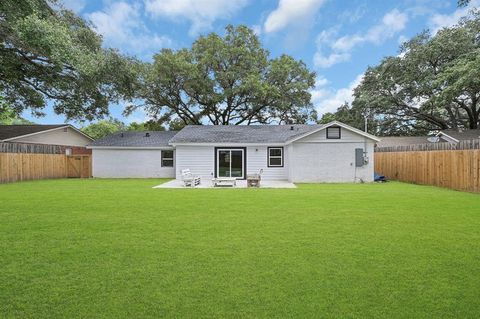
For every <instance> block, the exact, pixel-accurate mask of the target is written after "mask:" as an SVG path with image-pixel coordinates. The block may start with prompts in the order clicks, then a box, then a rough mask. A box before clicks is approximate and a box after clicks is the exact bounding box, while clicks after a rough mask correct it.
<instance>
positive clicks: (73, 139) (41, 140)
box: [10, 127, 92, 146]
mask: <svg viewBox="0 0 480 319" xmlns="http://www.w3.org/2000/svg"><path fill="white" fill-rule="evenodd" d="M10 141H11V142H18V143H36V144H54V145H67V146H86V145H88V144H90V143H91V142H92V141H91V140H90V139H88V138H87V137H85V136H84V135H82V134H80V133H78V132H77V131H75V130H73V129H72V128H70V127H68V128H67V131H66V132H65V131H64V128H59V129H55V130H52V131H48V132H42V133H38V134H34V135H30V136H26V137H20V138H16V139H11V140H10Z"/></svg>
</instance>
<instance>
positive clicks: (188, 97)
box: [127, 26, 316, 126]
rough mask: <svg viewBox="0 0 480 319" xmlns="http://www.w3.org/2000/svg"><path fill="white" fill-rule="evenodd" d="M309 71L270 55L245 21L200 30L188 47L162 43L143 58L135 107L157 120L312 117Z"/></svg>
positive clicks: (239, 121) (240, 120) (258, 120)
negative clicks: (148, 60)
mask: <svg viewBox="0 0 480 319" xmlns="http://www.w3.org/2000/svg"><path fill="white" fill-rule="evenodd" d="M314 79H315V74H314V73H313V72H310V71H309V70H308V69H307V67H306V65H305V64H304V63H303V62H302V61H297V60H295V59H293V58H292V57H290V56H288V55H282V56H280V57H277V58H274V59H270V58H269V53H268V51H267V50H265V49H264V48H262V46H261V43H260V41H259V39H258V37H257V35H256V34H255V33H254V32H253V31H252V30H250V29H249V28H247V27H246V26H238V27H233V26H228V27H227V28H226V34H225V36H223V37H222V36H220V35H218V34H215V33H211V34H209V35H207V36H200V37H199V38H198V39H197V40H196V41H195V42H194V43H193V45H192V47H191V49H181V50H178V51H173V50H170V49H164V50H162V51H161V52H159V53H158V54H156V55H155V56H154V62H153V64H144V72H143V77H142V87H141V89H140V90H139V91H138V93H139V94H138V98H139V99H141V100H143V101H144V102H145V103H144V104H143V105H140V106H139V105H136V106H133V107H130V108H129V109H128V110H127V114H128V113H129V112H132V111H133V110H134V109H136V108H138V107H142V108H144V110H145V111H146V113H147V114H148V115H149V116H151V117H152V118H154V119H155V120H157V121H159V122H161V123H163V122H170V121H173V123H174V124H175V126H178V124H179V123H178V121H180V123H183V124H202V123H205V122H208V123H210V124H252V123H290V122H292V123H294V122H295V123H303V122H306V121H308V120H311V119H314V118H316V114H315V111H314V108H313V105H312V104H311V102H310V97H311V96H310V93H309V89H310V88H312V87H313V86H314Z"/></svg>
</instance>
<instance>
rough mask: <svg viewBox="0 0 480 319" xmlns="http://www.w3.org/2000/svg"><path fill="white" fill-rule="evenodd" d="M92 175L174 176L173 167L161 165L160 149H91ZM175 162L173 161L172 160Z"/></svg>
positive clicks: (127, 176) (129, 176) (105, 176)
mask: <svg viewBox="0 0 480 319" xmlns="http://www.w3.org/2000/svg"><path fill="white" fill-rule="evenodd" d="M92 153H93V156H92V158H93V160H92V172H93V177H99V178H174V177H175V163H174V167H162V166H161V150H158V149H156V150H145V149H132V150H125V149H108V150H107V149H93V152H92ZM174 156H175V155H174ZM174 162H175V161H174Z"/></svg>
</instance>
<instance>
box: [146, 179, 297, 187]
mask: <svg viewBox="0 0 480 319" xmlns="http://www.w3.org/2000/svg"><path fill="white" fill-rule="evenodd" d="M153 188H247V181H246V180H238V181H237V186H235V187H229V186H222V187H213V185H212V180H210V179H202V180H201V182H200V185H198V186H196V187H185V186H184V185H183V182H182V181H181V180H178V179H174V180H171V181H168V182H166V183H163V184H160V185H157V186H154V187H153ZM260 188H297V186H295V184H293V183H290V182H289V181H285V180H279V181H261V183H260Z"/></svg>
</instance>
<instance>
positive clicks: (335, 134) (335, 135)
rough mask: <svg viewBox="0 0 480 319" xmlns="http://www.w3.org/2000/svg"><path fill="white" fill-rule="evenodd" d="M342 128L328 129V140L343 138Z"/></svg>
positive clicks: (333, 127)
mask: <svg viewBox="0 0 480 319" xmlns="http://www.w3.org/2000/svg"><path fill="white" fill-rule="evenodd" d="M341 134H342V133H341V132H340V127H338V126H332V127H327V138H329V139H330V138H331V139H339V138H340V136H341Z"/></svg>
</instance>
